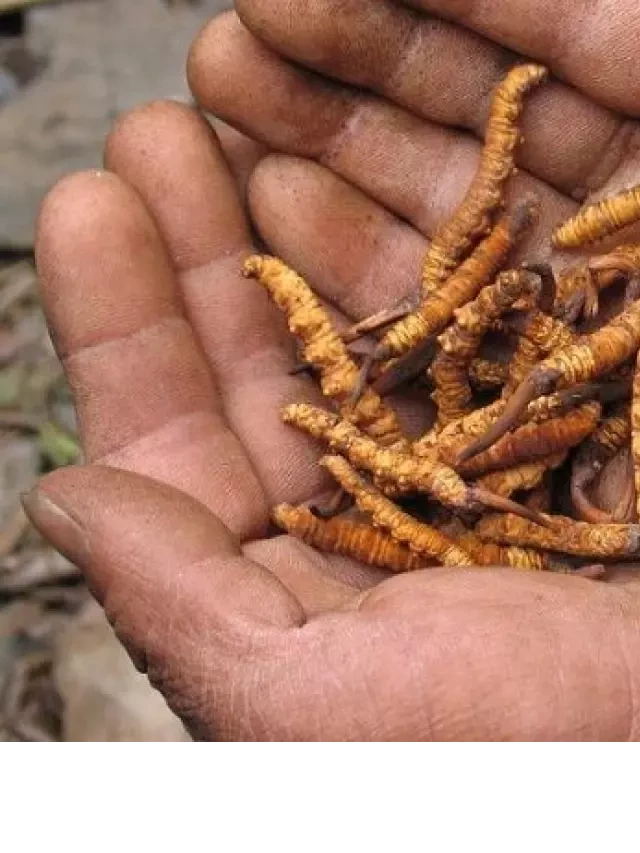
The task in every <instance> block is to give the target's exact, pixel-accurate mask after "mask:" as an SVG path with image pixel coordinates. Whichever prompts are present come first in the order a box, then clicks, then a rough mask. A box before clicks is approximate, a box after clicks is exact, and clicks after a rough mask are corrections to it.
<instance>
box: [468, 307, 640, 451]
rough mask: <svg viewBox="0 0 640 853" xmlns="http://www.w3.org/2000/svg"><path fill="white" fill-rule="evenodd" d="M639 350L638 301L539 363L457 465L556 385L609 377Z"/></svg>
mask: <svg viewBox="0 0 640 853" xmlns="http://www.w3.org/2000/svg"><path fill="white" fill-rule="evenodd" d="M639 347H640V301H638V302H634V303H632V304H631V305H630V306H629V307H628V308H627V309H626V310H625V311H623V312H622V313H620V314H619V315H618V316H617V317H615V318H614V319H613V320H611V321H610V322H609V323H607V324H606V325H604V326H602V327H601V328H600V329H598V330H597V331H596V332H593V334H591V335H585V336H584V337H583V338H580V339H579V340H578V341H576V342H575V343H574V344H572V345H570V346H568V347H564V348H562V349H559V350H556V351H555V352H554V353H553V354H552V355H550V356H549V357H548V358H546V359H545V360H544V361H542V362H541V363H540V364H539V365H537V367H535V368H534V369H533V370H532V371H531V372H530V373H529V375H528V377H527V378H526V379H525V380H524V381H523V382H522V383H521V384H520V386H519V387H518V389H517V390H516V391H515V393H514V394H513V395H512V397H511V398H510V399H509V401H508V402H507V406H506V407H505V410H504V412H503V413H502V415H501V416H500V417H499V418H498V420H497V421H496V422H495V424H494V425H493V426H492V427H491V428H490V429H489V430H488V431H487V432H486V433H485V435H484V436H483V437H482V438H481V439H478V440H477V441H475V442H474V443H473V444H471V445H470V446H469V447H468V448H467V449H466V450H465V452H464V454H463V455H462V456H461V461H466V460H467V459H470V458H471V457H473V456H475V455H477V454H478V453H481V452H483V451H484V450H486V449H487V448H488V447H491V445H492V444H495V442H496V441H498V439H500V438H502V436H503V435H505V433H507V432H508V431H509V430H510V429H512V428H513V426H514V424H515V423H516V422H517V420H518V419H519V418H520V417H521V416H522V413H523V412H524V410H525V409H526V407H527V406H528V405H529V404H530V403H531V401H532V400H535V399H536V398H537V397H539V396H541V395H542V394H548V393H549V392H550V391H551V390H553V388H554V387H555V386H556V384H558V383H562V385H564V386H565V387H567V386H569V387H570V386H572V385H577V384H579V383H585V382H589V381H590V380H592V379H595V378H597V377H600V376H603V375H605V374H607V373H611V372H612V371H613V370H614V369H615V368H617V367H619V366H620V365H621V364H623V363H624V362H625V361H627V360H628V359H629V358H631V357H632V356H633V355H634V354H635V353H636V352H637V351H638V348H639Z"/></svg>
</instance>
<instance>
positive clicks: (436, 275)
mask: <svg viewBox="0 0 640 853" xmlns="http://www.w3.org/2000/svg"><path fill="white" fill-rule="evenodd" d="M546 76H547V70H546V69H545V68H544V67H542V66H541V65H534V64H529V65H518V66H516V67H515V68H513V69H511V71H509V72H508V74H507V75H506V77H505V78H504V79H503V80H502V81H501V82H500V83H499V85H498V86H497V88H496V90H495V92H494V94H493V99H492V102H491V108H490V111H489V118H488V121H487V126H486V129H485V143H484V147H483V150H482V155H481V158H480V164H479V167H478V171H477V173H476V175H475V177H474V179H473V182H472V183H471V186H470V187H469V189H468V190H467V193H466V195H465V197H464V199H463V201H462V203H461V205H460V207H459V208H458V210H457V211H456V212H455V214H454V216H453V217H452V219H451V220H450V221H448V222H446V223H445V224H444V225H443V226H442V227H441V228H440V229H439V230H438V232H437V233H436V235H435V236H434V238H433V241H432V243H431V246H430V248H429V251H428V252H427V256H426V258H425V261H424V265H423V269H422V288H423V292H424V294H425V295H427V296H429V295H430V294H432V293H434V292H437V291H438V290H439V289H440V288H441V287H442V285H443V283H444V282H445V281H446V280H447V279H448V278H449V276H450V275H451V273H452V272H453V271H454V270H455V269H456V267H457V266H458V263H459V261H460V259H461V258H463V257H465V256H466V255H467V254H468V253H469V251H470V250H471V249H472V248H473V246H474V244H475V242H476V241H477V240H478V239H479V238H480V237H481V236H482V235H483V234H485V233H486V232H487V231H488V230H489V228H490V226H491V217H492V215H493V213H494V211H495V210H497V209H498V208H500V207H501V206H502V204H503V201H504V189H505V184H506V182H507V180H508V178H509V177H510V176H511V174H512V173H513V170H514V167H515V152H516V150H517V148H518V145H519V144H520V141H521V133H520V128H519V120H520V116H521V114H522V110H523V107H524V99H525V96H526V95H527V93H528V92H529V91H530V90H531V89H532V88H534V87H535V86H538V85H539V84H540V83H541V82H542V81H543V80H544V79H545V78H546Z"/></svg>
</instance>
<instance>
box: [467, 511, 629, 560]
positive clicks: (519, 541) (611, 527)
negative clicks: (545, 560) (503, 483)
mask: <svg viewBox="0 0 640 853" xmlns="http://www.w3.org/2000/svg"><path fill="white" fill-rule="evenodd" d="M547 518H548V521H549V526H547V527H540V526H539V525H537V524H532V523H531V522H530V521H527V520H526V519H522V518H517V517H516V516H510V515H500V516H497V515H488V516H485V517H484V518H482V519H480V521H479V522H478V524H477V525H476V528H475V532H476V533H477V534H478V536H481V537H482V538H483V539H488V540H489V541H491V542H498V543H500V544H503V545H518V546H519V547H527V548H543V549H544V550H547V551H556V552H558V553H561V554H573V555H575V556H576V557H586V558H589V559H592V558H596V559H620V560H624V559H630V558H633V557H638V556H640V525H638V524H587V523H585V522H583V521H573V519H570V518H564V517H561V516H557V515H554V516H548V517H547Z"/></svg>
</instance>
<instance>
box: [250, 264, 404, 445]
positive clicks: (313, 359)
mask: <svg viewBox="0 0 640 853" xmlns="http://www.w3.org/2000/svg"><path fill="white" fill-rule="evenodd" d="M244 274H245V276H247V277H251V278H255V279H257V280H258V281H259V282H260V284H262V285H263V287H265V288H266V290H267V291H268V293H269V295H270V296H271V298H272V299H273V301H274V302H275V303H276V305H278V307H279V308H281V309H282V310H283V311H284V312H285V314H286V315H287V319H288V321H289V329H290V331H291V332H292V333H293V334H294V335H296V336H297V337H299V338H300V340H301V341H302V344H303V352H302V357H303V359H304V361H305V362H306V363H307V364H310V365H312V366H314V367H315V368H316V369H317V370H318V372H319V374H320V383H321V386H322V391H323V393H324V394H325V396H327V397H330V398H331V399H333V400H335V401H336V403H337V404H338V405H339V406H340V407H341V410H342V411H345V410H346V409H349V416H350V417H351V418H352V419H353V421H354V423H357V424H358V425H359V426H361V427H362V429H363V430H364V431H365V432H366V433H367V434H368V435H371V436H373V437H374V438H376V439H377V440H378V441H380V442H382V443H384V444H396V443H398V442H400V443H403V442H404V438H403V436H402V433H401V431H400V427H399V424H398V422H397V420H396V416H395V414H394V412H393V410H392V409H391V408H390V407H389V406H388V405H387V404H386V403H385V402H383V401H382V400H381V399H380V397H379V396H378V395H377V394H376V393H375V392H374V391H371V390H370V389H368V388H367V389H365V391H364V393H363V394H362V395H361V396H360V399H359V400H358V402H357V405H356V406H355V407H354V408H353V410H351V409H350V406H349V401H350V400H351V398H352V396H353V392H354V388H355V387H356V385H357V383H358V377H359V370H358V367H357V366H356V364H355V363H354V361H353V360H352V358H351V356H350V355H349V353H348V351H347V348H346V346H345V344H344V341H343V340H342V339H341V338H340V336H339V335H338V333H337V332H336V331H335V329H334V327H333V323H332V322H331V318H330V317H329V314H328V313H327V311H326V310H325V309H324V308H323V306H322V305H321V304H320V302H319V301H318V299H317V298H316V296H315V294H314V293H313V291H312V290H311V288H310V287H309V285H308V284H307V282H306V281H305V280H304V279H303V278H302V277H301V276H299V275H298V274H297V273H295V272H294V271H293V270H291V269H289V267H287V266H286V265H285V264H284V263H283V262H282V261H281V260H279V259H278V258H272V257H267V256H263V255H254V256H252V257H250V258H248V259H247V260H246V261H245V264H244ZM345 413H346V411H345Z"/></svg>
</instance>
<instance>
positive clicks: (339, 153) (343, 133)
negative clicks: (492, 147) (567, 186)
mask: <svg viewBox="0 0 640 853" xmlns="http://www.w3.org/2000/svg"><path fill="white" fill-rule="evenodd" d="M213 26H214V30H215V31H214V32H213V33H212V32H211V31H210V30H209V31H205V34H204V35H203V36H201V37H200V39H199V40H198V41H197V42H196V44H195V46H194V48H193V49H192V52H191V58H190V63H189V68H190V79H191V85H192V87H193V89H194V91H195V92H196V94H197V97H198V98H199V99H200V102H201V103H202V104H203V105H204V106H206V107H207V108H208V109H210V110H212V111H213V112H215V113H216V114H218V115H220V116H221V117H222V118H224V119H225V121H228V122H229V123H231V124H233V125H234V126H237V127H239V128H240V129H241V130H243V131H244V132H246V133H248V134H249V135H250V136H252V137H255V138H258V139H261V140H262V141H263V142H265V143H266V144H267V145H268V146H269V147H270V148H272V149H275V150H278V151H282V152H284V153H289V154H296V155H299V156H302V157H308V158H311V159H315V160H318V161H319V162H321V163H322V164H323V165H325V166H328V167H329V168H330V169H332V170H333V171H335V172H336V173H337V174H339V175H340V176H341V177H343V178H345V179H346V180H347V181H349V182H350V183H352V184H354V185H355V186H357V187H359V188H360V189H362V190H363V191H364V192H365V193H367V194H368V195H369V196H371V197H372V198H374V199H375V200H376V201H378V202H380V203H381V204H382V205H383V206H385V207H387V208H388V209H389V210H391V211H393V212H394V213H396V214H397V215H399V216H400V217H402V218H403V219H405V220H407V221H408V222H410V223H411V224H413V225H414V226H415V227H416V228H417V229H418V231H420V232H421V233H423V234H427V235H429V234H432V233H433V231H434V230H435V228H437V226H438V225H439V224H440V223H441V222H442V221H443V220H444V219H445V218H447V217H448V216H450V215H451V213H452V212H453V210H454V209H455V207H456V206H457V205H458V203H459V202H460V200H461V198H462V196H463V194H464V192H465V190H466V188H467V186H468V184H469V182H470V180H471V178H472V176H473V174H474V172H475V169H476V167H477V162H478V155H479V151H480V145H479V143H478V142H476V141H474V140H473V139H472V138H470V137H469V136H468V135H467V134H463V133H457V132H454V131H451V130H447V129H445V128H443V127H441V126H440V125H435V124H432V123H430V122H427V121H424V120H423V119H420V118H418V117H417V116H414V115H412V114H411V113H409V112H407V111H405V110H402V109H400V108H399V107H396V106H394V105H393V104H391V103H389V102H388V101H385V100H383V99H381V98H377V97H373V96H368V95H363V94H361V93H358V92H356V91H354V90H352V89H347V88H345V87H340V86H337V85H334V84H332V83H329V82H328V81H326V80H323V79H322V78H320V77H317V76H315V75H313V74H311V73H310V72H305V71H303V70H301V69H299V68H295V67H294V66H292V65H290V64H288V63H286V62H285V61H284V60H282V59H280V58H279V57H278V56H277V55H276V54H275V53H273V52H271V51H269V50H268V49H267V48H266V47H264V46H263V45H262V44H260V43H259V42H257V41H256V40H255V39H254V38H253V37H252V36H251V35H250V34H249V33H248V32H247V30H246V29H245V28H244V27H243V26H242V25H241V24H240V23H239V21H238V19H237V18H236V17H235V16H233V15H227V16H223V17H222V18H220V19H218V20H217V22H216V23H214V25H213ZM207 33H208V34H207ZM214 35H215V38H214V37H212V36H214ZM214 81H215V82H214ZM524 185H526V186H527V187H528V188H529V189H530V190H532V191H534V192H535V193H537V194H539V195H540V197H541V199H542V201H543V203H544V206H545V208H546V209H547V210H548V211H549V216H551V211H552V210H553V211H555V213H554V215H555V217H556V221H558V220H560V219H562V218H564V217H565V216H568V215H570V214H571V213H572V212H573V211H574V210H575V205H574V204H573V203H571V202H570V201H569V200H568V199H566V197H564V196H562V195H560V194H559V193H558V192H557V191H555V190H553V189H551V188H550V187H548V186H547V185H546V184H544V183H542V182H541V181H536V180H535V179H533V178H531V177H529V178H528V179H527V180H526V182H525V184H522V185H521V186H524Z"/></svg>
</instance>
